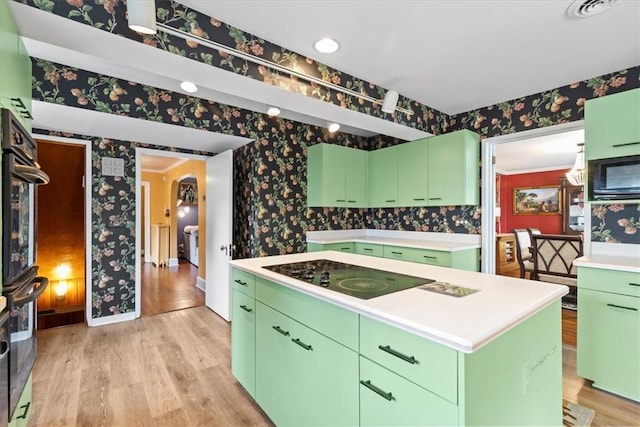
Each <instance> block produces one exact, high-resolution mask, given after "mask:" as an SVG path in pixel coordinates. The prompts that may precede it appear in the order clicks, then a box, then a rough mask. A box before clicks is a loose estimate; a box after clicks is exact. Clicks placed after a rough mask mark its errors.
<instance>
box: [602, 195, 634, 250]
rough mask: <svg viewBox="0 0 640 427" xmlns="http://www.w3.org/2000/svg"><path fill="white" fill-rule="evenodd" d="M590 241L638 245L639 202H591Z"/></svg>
mask: <svg viewBox="0 0 640 427" xmlns="http://www.w3.org/2000/svg"><path fill="white" fill-rule="evenodd" d="M591 241H593V242H605V243H632V244H636V245H640V204H592V205H591Z"/></svg>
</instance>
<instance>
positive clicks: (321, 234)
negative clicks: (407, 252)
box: [307, 230, 480, 252]
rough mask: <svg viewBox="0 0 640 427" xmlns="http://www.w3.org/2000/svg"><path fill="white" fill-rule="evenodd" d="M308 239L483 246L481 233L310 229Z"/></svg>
mask: <svg viewBox="0 0 640 427" xmlns="http://www.w3.org/2000/svg"><path fill="white" fill-rule="evenodd" d="M307 242H311V243H320V244H330V243H344V242H359V243H371V244H377V245H392V246H404V247H407V248H418V249H432V250H440V251H448V252H455V251H464V250H467V249H478V248H480V236H479V235H472V234H453V233H429V232H418V231H395V230H336V231H310V232H307Z"/></svg>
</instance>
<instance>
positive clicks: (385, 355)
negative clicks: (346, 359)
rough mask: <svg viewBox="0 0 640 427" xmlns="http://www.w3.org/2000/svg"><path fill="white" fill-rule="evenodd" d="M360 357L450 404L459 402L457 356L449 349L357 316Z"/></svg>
mask: <svg viewBox="0 0 640 427" xmlns="http://www.w3.org/2000/svg"><path fill="white" fill-rule="evenodd" d="M360 354H362V355H363V356H365V357H367V358H368V359H371V360H373V361H374V362H377V363H379V364H380V365H382V366H384V367H386V368H388V369H390V370H391V371H393V372H395V373H397V374H399V375H401V376H402V377H404V378H406V379H408V380H409V381H412V382H414V383H416V384H418V385H419V386H421V387H424V388H426V389H427V390H429V391H431V392H433V393H435V394H437V395H439V396H441V397H443V398H445V399H447V400H448V401H450V402H453V403H457V402H458V359H457V358H458V355H457V352H456V351H455V350H453V349H451V348H448V347H445V346H443V345H440V344H437V343H434V342H432V341H429V340H427V339H426V338H421V337H419V336H417V335H413V334H410V333H409V332H405V331H403V330H401V329H398V328H396V327H394V326H390V325H387V324H385V323H382V322H379V321H377V320H373V319H371V318H369V317H366V316H360Z"/></svg>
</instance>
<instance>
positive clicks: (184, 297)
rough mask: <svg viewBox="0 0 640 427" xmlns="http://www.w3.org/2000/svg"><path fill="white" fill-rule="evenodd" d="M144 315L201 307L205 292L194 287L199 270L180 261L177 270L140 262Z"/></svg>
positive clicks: (184, 261)
mask: <svg viewBox="0 0 640 427" xmlns="http://www.w3.org/2000/svg"><path fill="white" fill-rule="evenodd" d="M140 267H141V274H142V280H141V287H142V290H141V293H140V295H141V305H140V306H141V313H142V315H143V316H148V315H151V314H158V313H166V312H168V311H173V310H182V309H184V308H191V307H197V306H200V305H204V292H203V291H202V290H201V289H198V288H197V287H196V278H197V276H198V267H196V266H194V265H193V264H191V263H190V262H188V261H186V260H183V259H180V262H179V264H178V266H177V267H171V268H169V267H156V266H154V265H153V264H152V263H150V262H147V263H144V262H141V263H140Z"/></svg>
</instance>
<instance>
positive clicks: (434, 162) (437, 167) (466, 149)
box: [426, 130, 480, 206]
mask: <svg viewBox="0 0 640 427" xmlns="http://www.w3.org/2000/svg"><path fill="white" fill-rule="evenodd" d="M479 140H480V139H479V135H478V134H476V133H474V132H471V131H468V130H461V131H457V132H451V133H446V134H443V135H438V136H434V137H432V138H429V139H428V141H429V155H428V157H429V161H428V167H427V175H428V185H429V190H428V194H429V196H428V200H427V203H426V205H427V206H453V205H455V206H458V205H478V204H479V202H480V200H479V193H480V190H479V189H480V184H479V179H480V166H479V165H480V154H479V150H480V142H479Z"/></svg>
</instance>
